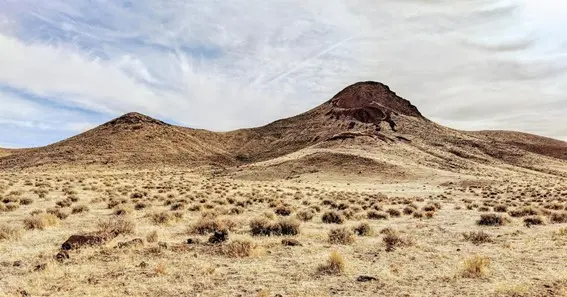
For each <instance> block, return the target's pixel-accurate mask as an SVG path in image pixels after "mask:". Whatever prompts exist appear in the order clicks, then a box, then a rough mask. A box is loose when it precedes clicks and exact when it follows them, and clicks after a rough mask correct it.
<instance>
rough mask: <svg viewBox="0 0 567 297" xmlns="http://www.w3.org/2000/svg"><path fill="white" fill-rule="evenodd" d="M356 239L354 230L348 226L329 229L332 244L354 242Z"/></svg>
mask: <svg viewBox="0 0 567 297" xmlns="http://www.w3.org/2000/svg"><path fill="white" fill-rule="evenodd" d="M355 241H356V237H355V235H354V232H352V231H351V230H350V229H348V228H346V227H342V228H335V229H331V230H330V231H329V243H331V244H352V243H354V242H355Z"/></svg>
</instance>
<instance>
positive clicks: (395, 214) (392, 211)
mask: <svg viewBox="0 0 567 297" xmlns="http://www.w3.org/2000/svg"><path fill="white" fill-rule="evenodd" d="M386 212H387V213H388V214H389V215H390V216H391V217H394V218H396V217H399V216H401V215H402V212H401V211H400V210H398V209H395V208H389V209H387V210H386Z"/></svg>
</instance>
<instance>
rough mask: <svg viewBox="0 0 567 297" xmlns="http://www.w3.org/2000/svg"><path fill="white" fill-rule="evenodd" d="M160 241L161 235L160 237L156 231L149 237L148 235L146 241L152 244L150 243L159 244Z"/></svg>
mask: <svg viewBox="0 0 567 297" xmlns="http://www.w3.org/2000/svg"><path fill="white" fill-rule="evenodd" d="M158 239H159V235H158V232H157V231H155V230H154V231H152V232H150V233H148V235H146V241H147V242H150V243H152V242H157V241H158Z"/></svg>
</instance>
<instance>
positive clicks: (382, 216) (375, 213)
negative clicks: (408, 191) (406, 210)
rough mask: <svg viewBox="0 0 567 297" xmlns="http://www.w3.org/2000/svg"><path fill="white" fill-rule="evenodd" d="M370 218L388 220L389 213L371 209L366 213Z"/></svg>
mask: <svg viewBox="0 0 567 297" xmlns="http://www.w3.org/2000/svg"><path fill="white" fill-rule="evenodd" d="M366 217H367V218H368V219H369V220H387V219H388V218H389V215H388V214H387V213H385V212H381V211H375V210H370V211H368V212H367V213H366Z"/></svg>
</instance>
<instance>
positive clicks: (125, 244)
mask: <svg viewBox="0 0 567 297" xmlns="http://www.w3.org/2000/svg"><path fill="white" fill-rule="evenodd" d="M139 246H144V241H143V240H142V239H141V238H135V239H132V240H130V241H124V242H119V243H118V244H117V245H116V247H117V248H119V249H123V248H131V247H139Z"/></svg>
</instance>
